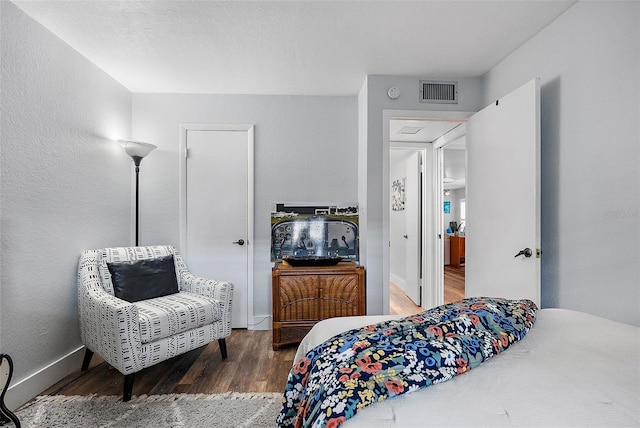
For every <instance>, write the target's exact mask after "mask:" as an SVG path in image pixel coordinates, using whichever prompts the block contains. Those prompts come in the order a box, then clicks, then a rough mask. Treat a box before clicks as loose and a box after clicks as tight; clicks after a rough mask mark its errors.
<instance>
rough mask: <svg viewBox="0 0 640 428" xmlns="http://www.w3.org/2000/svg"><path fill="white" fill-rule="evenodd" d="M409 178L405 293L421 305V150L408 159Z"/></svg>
mask: <svg viewBox="0 0 640 428" xmlns="http://www.w3.org/2000/svg"><path fill="white" fill-rule="evenodd" d="M405 163H406V171H407V180H406V182H405V213H406V233H405V235H404V238H405V246H406V249H405V269H406V270H405V274H406V282H405V293H406V294H407V296H409V298H410V299H411V300H413V301H414V303H415V304H416V305H420V303H421V302H420V294H421V293H420V286H421V278H420V263H421V262H422V259H421V251H420V248H421V242H422V241H421V230H420V229H421V228H420V224H421V221H422V215H421V192H422V189H421V186H420V181H421V180H420V152H417V151H416V152H415V153H413V154H412V155H411V156H410V157H409V158H408V159H407V160H406V162H405Z"/></svg>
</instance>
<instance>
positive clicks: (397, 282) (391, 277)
mask: <svg viewBox="0 0 640 428" xmlns="http://www.w3.org/2000/svg"><path fill="white" fill-rule="evenodd" d="M389 281H391V282H393V283H394V284H395V285H397V286H398V287H400V288H401V289H402V291H405V290H406V289H407V281H405V279H404V278H400V277H399V276H398V275H394V274H393V273H390V274H389Z"/></svg>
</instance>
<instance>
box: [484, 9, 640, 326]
mask: <svg viewBox="0 0 640 428" xmlns="http://www.w3.org/2000/svg"><path fill="white" fill-rule="evenodd" d="M639 56H640V3H638V2H579V3H577V4H576V5H575V6H573V7H572V8H571V9H569V10H568V11H567V12H565V13H564V14H563V15H562V16H560V18H558V19H557V20H556V21H555V22H553V23H552V24H551V25H549V26H548V27H547V28H545V30H544V31H542V32H541V33H539V34H538V35H537V36H535V37H534V38H533V39H531V40H530V41H528V42H527V43H526V44H525V45H524V46H522V47H521V48H520V49H518V50H517V51H516V52H514V53H513V54H512V55H511V56H509V57H508V58H507V59H505V60H504V61H503V62H501V63H500V64H498V65H497V66H496V67H494V68H493V69H492V70H491V71H490V72H489V73H487V75H486V79H485V96H484V104H488V103H490V102H491V101H492V100H494V99H497V98H499V97H501V96H502V95H505V94H506V93H508V92H509V91H511V90H512V89H515V88H516V87H518V86H519V85H520V84H523V83H525V82H526V81H528V80H530V79H532V78H534V77H540V78H541V82H540V83H541V112H542V142H541V144H542V148H541V149H542V247H543V251H544V253H543V259H542V305H543V306H545V307H562V308H569V309H576V310H581V311H585V312H589V313H592V314H596V315H601V316H604V317H606V318H611V319H614V320H618V321H622V322H626V323H630V324H635V325H640V263H639V261H640V168H639V165H640V144H639V141H640V129H639V126H638V123H639V122H640V72H639V70H640V62H639Z"/></svg>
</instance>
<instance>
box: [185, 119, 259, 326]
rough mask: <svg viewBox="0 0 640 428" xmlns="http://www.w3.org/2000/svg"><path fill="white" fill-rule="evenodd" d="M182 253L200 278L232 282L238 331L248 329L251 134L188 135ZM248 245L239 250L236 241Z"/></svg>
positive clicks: (191, 132)
mask: <svg viewBox="0 0 640 428" xmlns="http://www.w3.org/2000/svg"><path fill="white" fill-rule="evenodd" d="M186 149H187V151H188V152H187V153H188V157H187V160H186V198H185V199H186V200H185V206H186V213H185V219H184V221H185V223H186V224H185V226H186V227H185V231H184V233H185V239H184V251H185V254H186V257H187V263H188V266H189V268H190V269H191V271H192V272H193V273H194V274H195V275H198V276H203V277H206V278H211V279H214V280H220V281H227V282H231V283H233V285H234V289H233V304H232V314H233V322H232V326H233V327H234V328H243V327H247V315H248V304H247V302H248V297H249V296H248V291H249V290H248V285H249V284H248V281H249V263H248V257H249V250H250V248H251V247H250V244H252V242H250V241H249V237H250V235H251V234H250V231H249V230H248V227H249V226H248V225H249V218H248V211H249V210H248V199H249V198H248V195H249V193H250V191H249V185H250V183H249V178H248V177H249V176H250V174H249V173H248V164H249V162H247V159H248V157H249V153H250V148H249V145H248V138H247V132H246V131H245V132H242V131H230V130H193V129H187V131H186ZM240 240H242V241H244V243H243V245H239V244H238V243H236V242H238V241H240Z"/></svg>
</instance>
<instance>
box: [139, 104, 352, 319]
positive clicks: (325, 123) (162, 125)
mask: <svg viewBox="0 0 640 428" xmlns="http://www.w3.org/2000/svg"><path fill="white" fill-rule="evenodd" d="M356 105H357V100H356V97H313V96H267V95H256V96H251V95H171V94H134V95H133V136H134V137H135V138H136V139H140V140H142V141H147V142H150V143H153V144H156V145H158V150H157V151H156V152H153V153H152V154H151V155H149V158H148V159H145V161H144V164H143V168H144V173H143V177H142V179H141V184H140V185H141V187H142V188H143V189H144V192H143V194H142V197H141V202H140V203H141V206H142V209H141V217H142V220H141V223H142V225H141V242H142V243H143V244H145V245H146V244H150V243H169V244H173V245H176V246H178V245H179V234H178V233H179V210H178V209H179V207H178V201H179V198H178V191H179V187H178V185H179V176H178V172H179V170H178V167H179V156H178V149H179V143H180V134H179V126H180V123H182V122H184V123H215V124H238V123H240V124H253V125H255V218H254V225H255V232H254V233H255V237H254V247H253V252H254V314H250V315H254V316H255V317H256V318H257V320H256V322H257V323H259V324H257V325H256V326H255V327H256V328H260V329H269V328H271V322H270V318H269V317H270V315H271V268H272V267H273V263H271V261H270V243H271V240H270V239H271V238H270V236H271V235H270V234H271V229H270V218H271V217H270V213H271V209H272V204H273V203H274V202H334V201H335V202H356V201H357V182H358V170H357V159H358V152H357V150H358V148H357V144H356V141H357V132H358V131H357V116H356V112H357V110H356ZM187 263H188V260H187ZM261 320H264V321H263V322H260V321H261ZM251 322H252V321H251V319H250V320H249V323H250V324H251Z"/></svg>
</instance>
